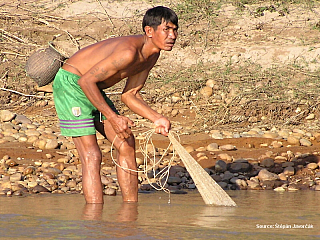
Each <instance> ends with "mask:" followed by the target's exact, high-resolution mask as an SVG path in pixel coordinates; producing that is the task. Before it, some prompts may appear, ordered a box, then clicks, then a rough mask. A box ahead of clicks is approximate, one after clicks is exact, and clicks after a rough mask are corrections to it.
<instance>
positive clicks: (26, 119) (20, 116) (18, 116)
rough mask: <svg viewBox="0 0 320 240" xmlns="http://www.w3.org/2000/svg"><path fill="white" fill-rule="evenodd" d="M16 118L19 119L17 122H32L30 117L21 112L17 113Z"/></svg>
mask: <svg viewBox="0 0 320 240" xmlns="http://www.w3.org/2000/svg"><path fill="white" fill-rule="evenodd" d="M15 120H16V121H17V123H25V124H26V123H32V122H31V120H30V119H29V118H27V117H26V116H24V115H21V114H17V116H16V117H15Z"/></svg>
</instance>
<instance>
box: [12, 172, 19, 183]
mask: <svg viewBox="0 0 320 240" xmlns="http://www.w3.org/2000/svg"><path fill="white" fill-rule="evenodd" d="M21 178H22V175H21V173H14V174H12V175H10V181H11V182H17V181H21Z"/></svg>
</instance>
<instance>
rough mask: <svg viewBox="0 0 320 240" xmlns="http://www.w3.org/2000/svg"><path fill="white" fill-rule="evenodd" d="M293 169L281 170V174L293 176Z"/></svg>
mask: <svg viewBox="0 0 320 240" xmlns="http://www.w3.org/2000/svg"><path fill="white" fill-rule="evenodd" d="M294 172H295V171H294V167H286V168H285V169H284V170H283V174H285V175H286V176H293V175H294Z"/></svg>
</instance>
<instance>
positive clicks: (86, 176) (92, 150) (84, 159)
mask: <svg viewBox="0 0 320 240" xmlns="http://www.w3.org/2000/svg"><path fill="white" fill-rule="evenodd" d="M73 142H74V144H75V146H76V148H77V150H78V153H79V156H80V160H81V163H82V187H83V193H84V197H85V200H86V202H87V203H103V193H102V183H101V176H100V168H101V160H102V155H101V151H100V149H99V146H98V144H97V138H96V135H87V136H81V137H73Z"/></svg>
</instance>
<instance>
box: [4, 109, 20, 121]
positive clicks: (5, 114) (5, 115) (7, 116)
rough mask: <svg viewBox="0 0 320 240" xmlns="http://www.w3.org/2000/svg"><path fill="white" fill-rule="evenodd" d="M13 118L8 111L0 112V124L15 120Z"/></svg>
mask: <svg viewBox="0 0 320 240" xmlns="http://www.w3.org/2000/svg"><path fill="white" fill-rule="evenodd" d="M15 116H16V114H15V113H13V112H11V111H9V110H1V111H0V120H1V122H10V121H11V120H12V119H14V118H15Z"/></svg>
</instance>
